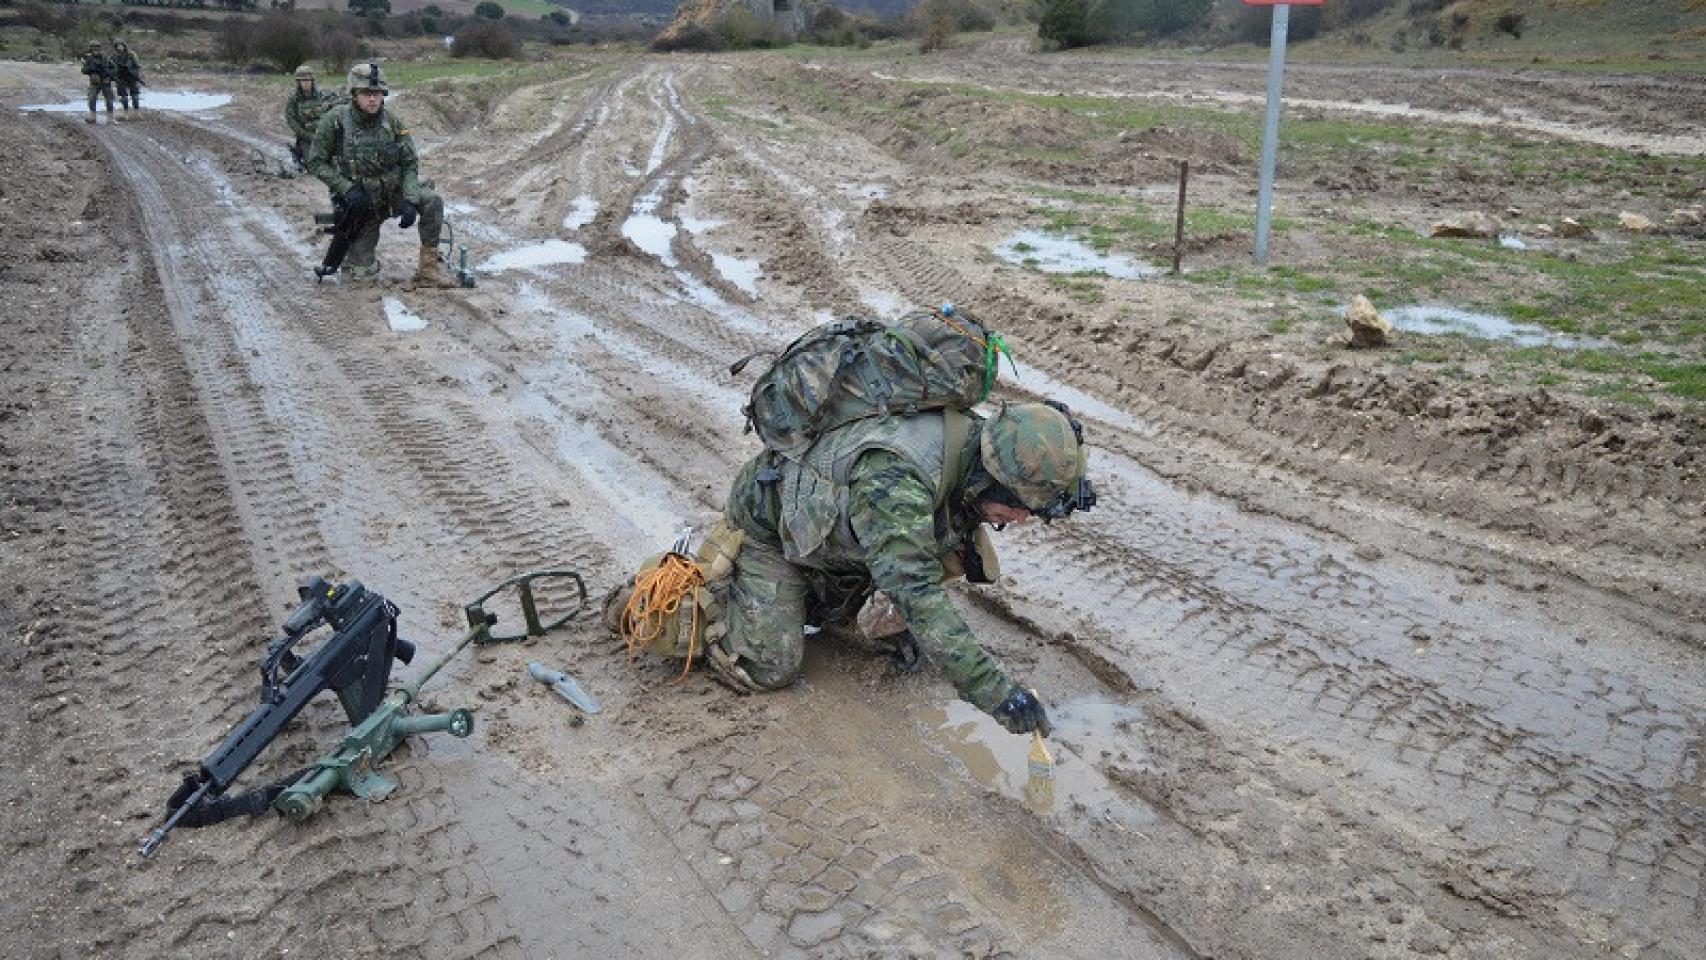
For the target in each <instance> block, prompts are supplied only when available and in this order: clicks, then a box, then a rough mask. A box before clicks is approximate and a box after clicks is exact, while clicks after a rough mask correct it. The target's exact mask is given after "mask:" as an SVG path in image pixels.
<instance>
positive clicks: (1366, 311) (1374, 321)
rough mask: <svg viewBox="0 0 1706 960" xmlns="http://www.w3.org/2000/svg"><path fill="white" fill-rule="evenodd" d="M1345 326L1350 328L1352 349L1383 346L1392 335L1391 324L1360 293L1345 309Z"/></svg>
mask: <svg viewBox="0 0 1706 960" xmlns="http://www.w3.org/2000/svg"><path fill="white" fill-rule="evenodd" d="M1345 326H1347V327H1350V328H1351V342H1350V346H1351V347H1352V348H1353V349H1362V348H1366V347H1383V346H1385V345H1386V343H1387V341H1388V340H1389V339H1390V338H1391V335H1392V324H1391V323H1389V322H1387V320H1386V318H1385V317H1382V316H1381V315H1380V313H1379V311H1377V310H1375V309H1374V304H1373V303H1372V302H1371V301H1370V300H1369V299H1368V298H1367V297H1365V296H1363V295H1362V294H1360V293H1359V294H1357V296H1356V298H1355V299H1354V300H1352V301H1351V305H1350V307H1349V308H1347V309H1346V310H1345Z"/></svg>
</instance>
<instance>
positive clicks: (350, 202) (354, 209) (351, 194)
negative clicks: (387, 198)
mask: <svg viewBox="0 0 1706 960" xmlns="http://www.w3.org/2000/svg"><path fill="white" fill-rule="evenodd" d="M372 208H373V201H372V200H371V199H370V198H369V197H368V196H367V188H366V187H364V186H362V185H361V184H359V183H358V184H356V185H355V186H353V187H350V188H349V189H348V190H345V191H344V211H345V212H347V213H348V214H349V215H350V216H357V215H363V216H365V215H366V213H367V211H368V210H371V209H372Z"/></svg>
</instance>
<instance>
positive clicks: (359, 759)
mask: <svg viewBox="0 0 1706 960" xmlns="http://www.w3.org/2000/svg"><path fill="white" fill-rule="evenodd" d="M542 579H567V580H570V581H572V582H573V584H574V586H575V588H576V591H577V604H576V605H575V606H574V607H572V608H571V609H570V610H569V611H568V613H566V614H564V615H562V616H560V617H557V618H555V619H551V620H546V619H544V618H542V617H541V616H540V614H539V604H538V602H537V601H536V600H535V598H534V595H533V583H534V581H537V580H542ZM511 587H514V588H515V589H516V592H517V593H518V594H519V599H520V601H521V612H522V619H523V620H524V621H525V622H526V631H525V632H523V633H519V634H515V635H507V636H500V635H497V634H494V633H493V632H492V627H493V625H495V624H496V623H497V619H498V618H497V617H496V616H495V615H493V614H491V613H488V612H486V609H485V606H484V604H485V602H486V601H487V600H489V599H490V598H491V597H492V596H494V595H495V594H497V593H498V592H499V591H501V590H504V589H507V588H511ZM297 592H298V593H299V594H300V595H301V597H302V604H301V606H299V607H297V608H296V611H295V612H294V613H292V614H291V615H290V617H289V619H287V620H286V621H285V623H284V632H283V634H282V635H281V636H279V637H278V638H277V639H275V640H273V641H272V642H270V643H269V644H267V653H266V656H265V658H263V659H262V661H261V703H260V706H258V707H256V708H255V710H254V712H253V713H251V714H250V715H249V717H248V719H246V720H244V721H243V722H242V723H241V724H239V725H238V727H237V729H235V730H233V731H232V732H231V733H230V735H228V736H227V737H226V738H225V741H224V742H223V743H221V744H220V745H219V747H218V748H217V749H215V750H214V751H213V752H212V753H210V754H208V756H207V758H206V759H204V760H202V761H201V764H200V766H199V767H198V768H197V770H196V771H195V772H193V773H186V774H184V779H183V783H181V784H180V785H179V786H178V789H177V791H176V792H175V793H173V794H172V798H171V799H170V800H168V801H167V802H166V810H167V817H166V822H165V823H163V824H161V825H160V826H159V827H158V828H156V829H155V830H154V831H153V832H152V833H150V834H149V835H148V838H147V839H146V840H144V841H143V843H142V848H141V854H142V856H144V857H148V856H152V855H153V853H154V851H155V850H157V849H159V847H160V844H162V843H164V842H165V840H166V835H167V834H168V833H170V832H171V830H172V828H173V827H177V826H184V827H204V826H208V825H210V824H214V823H219V822H221V821H224V820H229V819H231V818H232V817H236V816H239V815H245V814H246V815H249V816H257V815H259V814H262V813H265V812H266V811H267V810H268V809H273V810H276V811H278V813H279V814H280V815H282V816H284V817H286V818H287V819H290V820H302V819H305V818H307V817H309V816H311V815H312V814H313V813H314V812H315V811H316V810H318V809H319V808H320V806H321V803H322V802H323V801H324V799H325V797H326V796H327V795H328V794H330V793H331V792H333V791H334V790H337V789H339V788H342V789H344V790H347V791H349V792H350V793H353V794H355V795H356V796H358V797H362V798H364V799H368V800H382V799H384V798H385V797H386V796H387V795H388V794H390V792H391V791H392V790H393V789H395V787H396V784H395V783H393V782H391V781H390V780H388V779H386V778H385V777H383V776H380V775H379V773H377V772H376V770H375V767H376V766H377V765H378V763H379V762H380V761H381V760H383V759H385V758H386V757H387V756H389V755H390V754H391V751H392V750H394V749H396V747H397V746H398V745H399V744H401V743H402V742H403V740H404V739H406V738H407V737H408V736H409V735H411V734H417V733H430V732H435V731H440V730H444V731H449V732H450V734H451V736H455V737H466V736H468V735H469V734H470V733H471V732H473V729H474V717H473V714H471V713H469V711H468V710H466V709H462V708H458V709H455V710H451V711H450V712H448V713H438V714H426V715H422V714H410V713H408V712H407V708H408V707H409V705H410V704H412V703H413V702H415V700H416V699H418V697H419V694H420V688H421V685H422V684H424V683H426V682H427V680H429V679H431V678H432V676H433V675H434V674H435V673H437V672H438V671H439V670H440V669H441V668H442V667H443V666H444V665H445V664H446V663H448V662H449V661H450V659H451V658H452V657H454V656H455V655H456V654H457V653H458V652H460V651H461V650H462V648H464V647H466V646H467V645H468V644H470V643H476V644H482V645H483V644H489V643H505V642H511V641H517V640H525V639H527V638H528V637H539V636H544V635H545V634H546V633H547V632H549V631H551V630H553V629H556V628H557V627H558V626H561V625H562V624H563V623H565V622H567V621H568V620H569V619H570V618H571V617H573V616H575V615H576V614H577V613H579V612H580V611H581V610H582V609H584V608H585V607H586V601H587V595H586V585H585V583H583V582H582V581H581V578H580V576H579V575H578V574H576V573H574V572H572V571H569V570H538V571H533V572H531V573H525V574H522V575H520V576H517V577H512V578H510V579H509V580H506V581H504V582H503V583H500V584H498V585H497V586H496V587H494V588H492V589H491V590H489V591H487V592H486V593H485V594H484V595H482V596H480V597H479V598H477V599H475V600H474V601H472V602H471V603H469V604H467V605H466V606H464V607H463V613H464V615H465V617H466V618H467V621H468V631H467V632H466V633H464V634H463V635H462V639H461V640H459V641H458V642H457V643H455V644H454V645H453V646H452V647H451V648H450V649H449V650H448V651H446V652H445V653H444V654H443V655H442V656H440V657H439V658H438V659H437V660H435V661H433V663H432V664H431V665H430V666H428V667H427V668H426V669H425V670H423V671H421V672H420V674H419V675H417V676H416V677H415V678H414V679H413V680H410V681H409V682H408V683H406V684H404V685H403V686H402V687H401V688H399V689H397V690H395V691H393V692H392V693H391V695H390V696H386V695H385V692H386V687H387V685H388V683H389V680H390V676H391V661H392V660H401V661H402V662H404V663H409V662H410V661H412V660H413V659H414V654H415V647H414V644H412V643H409V642H408V641H407V640H404V639H402V638H400V637H399V636H397V615H398V610H397V607H396V606H395V605H393V604H392V603H391V601H389V600H386V599H385V598H384V597H382V596H380V595H379V594H377V593H374V592H373V591H371V590H368V589H367V588H365V587H363V586H362V585H361V584H360V583H358V582H355V581H351V582H350V583H348V584H345V585H342V586H338V585H335V584H328V583H327V582H326V581H325V580H324V579H322V578H320V577H314V578H312V579H310V580H308V581H307V582H306V583H305V584H303V585H302V586H301V587H300V588H299V589H298V591H297ZM321 626H329V627H331V628H332V631H333V632H332V635H331V636H330V637H328V638H327V639H325V640H324V641H323V642H321V644H320V645H319V646H318V647H317V648H315V650H314V652H313V653H311V654H309V655H308V656H307V657H298V656H297V655H296V653H295V652H294V650H293V649H292V648H294V647H295V646H296V644H297V643H298V642H300V641H301V640H302V639H303V638H304V637H306V636H307V635H309V634H310V633H313V632H314V631H315V630H316V629H318V628H319V627H321ZM323 690H331V691H333V692H334V693H336V694H337V697H338V700H339V702H340V703H342V704H343V708H344V712H345V713H346V714H347V715H348V716H349V720H350V723H351V725H352V729H351V730H350V731H349V733H348V734H346V735H345V736H344V738H343V740H342V741H341V742H340V743H339V744H338V747H337V749H336V750H334V751H332V753H330V754H328V755H326V756H325V757H322V758H321V759H320V760H319V761H317V762H316V763H315V764H314V765H313V766H310V767H308V768H306V769H304V770H299V771H297V772H296V773H293V774H291V775H290V776H288V777H285V778H284V779H282V780H279V781H277V782H275V783H272V784H269V785H267V786H263V787H258V788H256V789H253V790H250V791H248V792H247V793H244V794H242V795H240V796H235V797H225V796H222V794H224V792H225V791H226V789H227V788H229V787H230V786H231V784H232V782H233V781H235V780H236V779H237V777H238V776H239V775H241V774H242V772H243V771H244V769H245V768H247V767H248V766H249V764H250V763H252V762H253V761H254V760H255V758H256V757H257V756H258V755H259V754H260V752H261V751H262V750H263V749H265V748H266V746H267V744H269V743H271V742H272V740H273V738H274V737H276V736H277V735H278V733H279V731H280V730H281V729H282V728H283V727H284V725H285V724H287V723H289V722H290V720H291V719H292V718H293V717H295V716H296V715H297V714H298V713H300V712H301V711H302V709H303V708H304V707H305V706H307V705H308V703H309V701H311V700H313V699H314V698H315V697H316V696H318V695H319V693H320V692H321V691H323Z"/></svg>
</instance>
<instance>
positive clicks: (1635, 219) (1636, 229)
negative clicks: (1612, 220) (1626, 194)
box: [1617, 210, 1658, 233]
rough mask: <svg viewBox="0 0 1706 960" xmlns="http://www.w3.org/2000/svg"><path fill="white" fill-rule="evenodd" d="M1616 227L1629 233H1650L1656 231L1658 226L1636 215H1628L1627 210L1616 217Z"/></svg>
mask: <svg viewBox="0 0 1706 960" xmlns="http://www.w3.org/2000/svg"><path fill="white" fill-rule="evenodd" d="M1617 225H1618V226H1620V227H1622V228H1623V229H1625V230H1627V231H1629V232H1630V233H1652V232H1653V231H1654V230H1657V229H1658V224H1655V223H1654V222H1653V221H1651V220H1648V219H1647V218H1646V217H1643V216H1641V215H1640V214H1638V213H1630V212H1629V211H1628V210H1625V211H1623V212H1622V213H1619V214H1618V215H1617Z"/></svg>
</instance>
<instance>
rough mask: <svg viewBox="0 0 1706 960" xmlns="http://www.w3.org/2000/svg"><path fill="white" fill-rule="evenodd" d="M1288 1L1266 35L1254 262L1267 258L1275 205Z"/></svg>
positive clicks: (1278, 8) (1280, 6)
mask: <svg viewBox="0 0 1706 960" xmlns="http://www.w3.org/2000/svg"><path fill="white" fill-rule="evenodd" d="M1290 20H1291V5H1290V4H1286V3H1281V4H1277V5H1276V6H1275V7H1274V29H1273V34H1272V35H1271V36H1270V37H1269V38H1268V116H1267V120H1266V121H1265V122H1264V123H1263V124H1262V174H1261V176H1262V179H1261V183H1260V184H1259V185H1258V186H1257V188H1256V263H1257V265H1259V266H1266V265H1267V262H1268V219H1269V217H1270V215H1271V213H1272V210H1273V205H1274V153H1275V151H1276V150H1277V149H1278V148H1279V114H1280V84H1281V82H1282V81H1283V80H1284V79H1285V28H1286V24H1287V23H1289V22H1290Z"/></svg>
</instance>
